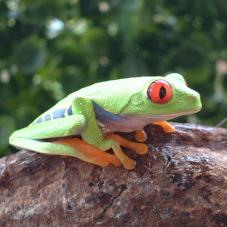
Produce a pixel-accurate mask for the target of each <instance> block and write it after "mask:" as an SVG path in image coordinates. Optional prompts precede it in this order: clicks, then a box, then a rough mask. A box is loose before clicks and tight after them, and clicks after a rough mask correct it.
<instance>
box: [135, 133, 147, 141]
mask: <svg viewBox="0 0 227 227" xmlns="http://www.w3.org/2000/svg"><path fill="white" fill-rule="evenodd" d="M134 137H135V140H136V141H138V142H145V141H146V140H147V134H146V132H145V131H144V130H136V131H135V134H134Z"/></svg>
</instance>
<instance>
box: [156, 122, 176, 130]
mask: <svg viewBox="0 0 227 227" xmlns="http://www.w3.org/2000/svg"><path fill="white" fill-rule="evenodd" d="M152 124H153V125H159V126H161V127H162V129H163V131H164V132H166V133H170V132H174V131H175V128H174V127H173V126H172V125H171V124H169V123H168V122H167V121H155V122H152Z"/></svg>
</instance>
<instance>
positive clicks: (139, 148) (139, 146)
mask: <svg viewBox="0 0 227 227" xmlns="http://www.w3.org/2000/svg"><path fill="white" fill-rule="evenodd" d="M145 135H146V134H145ZM105 138H106V139H112V140H114V141H116V142H117V143H118V144H119V145H120V146H122V147H126V148H129V149H131V150H134V151H135V152H136V153H137V154H140V155H142V154H146V153H147V152H148V147H147V145H146V144H144V143H137V142H133V141H130V140H127V139H125V138H123V137H121V136H119V135H117V134H114V133H111V134H107V135H106V136H105Z"/></svg>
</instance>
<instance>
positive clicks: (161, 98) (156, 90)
mask: <svg viewBox="0 0 227 227" xmlns="http://www.w3.org/2000/svg"><path fill="white" fill-rule="evenodd" d="M172 93H173V92H172V87H171V86H170V85H169V83H167V82H166V81H164V80H156V81H154V82H153V83H152V84H151V85H150V86H149V88H148V90H147V96H148V98H149V99H150V100H151V101H152V102H154V103H157V104H164V103H167V102H169V101H170V100H171V98H172Z"/></svg>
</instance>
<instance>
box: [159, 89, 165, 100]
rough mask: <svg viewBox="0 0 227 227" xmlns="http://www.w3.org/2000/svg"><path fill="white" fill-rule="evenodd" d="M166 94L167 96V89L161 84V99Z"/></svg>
mask: <svg viewBox="0 0 227 227" xmlns="http://www.w3.org/2000/svg"><path fill="white" fill-rule="evenodd" d="M165 96H166V89H165V88H164V87H163V86H161V88H160V90H159V97H160V99H163V98H165Z"/></svg>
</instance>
